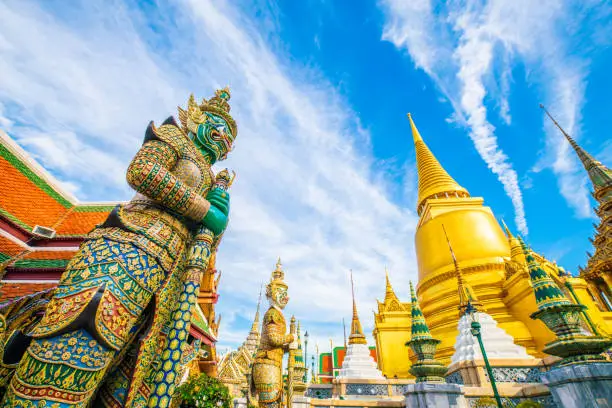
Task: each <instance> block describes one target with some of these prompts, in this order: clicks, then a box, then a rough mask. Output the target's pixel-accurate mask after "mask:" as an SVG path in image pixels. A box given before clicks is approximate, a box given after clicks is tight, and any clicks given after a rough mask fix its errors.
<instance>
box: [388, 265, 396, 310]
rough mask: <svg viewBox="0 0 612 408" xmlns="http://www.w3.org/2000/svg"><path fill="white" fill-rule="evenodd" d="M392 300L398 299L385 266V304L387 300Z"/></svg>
mask: <svg viewBox="0 0 612 408" xmlns="http://www.w3.org/2000/svg"><path fill="white" fill-rule="evenodd" d="M393 300H396V301H397V302H399V299H398V298H397V295H396V294H395V291H394V290H393V286H391V281H390V280H389V271H388V270H387V268H385V304H389V302H391V301H393Z"/></svg>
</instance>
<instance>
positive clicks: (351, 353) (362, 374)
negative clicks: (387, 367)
mask: <svg viewBox="0 0 612 408" xmlns="http://www.w3.org/2000/svg"><path fill="white" fill-rule="evenodd" d="M351 292H352V296H353V319H352V321H351V334H350V335H349V341H348V348H347V349H346V355H345V356H344V361H343V362H342V368H341V369H340V372H339V373H338V378H348V379H350V378H367V379H383V378H384V377H383V375H382V373H381V372H380V371H379V370H378V368H377V367H376V363H375V362H374V359H373V358H372V356H371V355H370V350H369V348H368V344H367V340H366V337H365V335H364V334H363V329H362V328H361V322H360V321H359V316H358V314H357V302H356V301H355V284H354V282H353V272H352V271H351ZM332 358H333V348H332Z"/></svg>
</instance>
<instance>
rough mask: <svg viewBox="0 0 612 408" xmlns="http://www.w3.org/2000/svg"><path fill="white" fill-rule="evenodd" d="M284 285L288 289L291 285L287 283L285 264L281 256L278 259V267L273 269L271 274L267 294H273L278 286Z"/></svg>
mask: <svg viewBox="0 0 612 408" xmlns="http://www.w3.org/2000/svg"><path fill="white" fill-rule="evenodd" d="M279 286H280V287H284V288H285V289H287V288H288V287H289V285H287V283H285V272H284V271H283V265H282V264H281V260H280V257H279V258H278V261H276V268H275V269H274V270H273V271H272V276H270V283H268V284H267V285H266V296H268V297H270V296H272V292H273V290H274V288H276V287H279Z"/></svg>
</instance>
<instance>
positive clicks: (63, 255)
mask: <svg viewBox="0 0 612 408" xmlns="http://www.w3.org/2000/svg"><path fill="white" fill-rule="evenodd" d="M76 252H77V251H76V250H75V251H33V252H30V253H29V254H27V255H26V256H24V257H23V258H21V259H22V260H24V259H45V260H48V259H51V260H55V259H71V258H72V257H73V256H74V254H75V253H76Z"/></svg>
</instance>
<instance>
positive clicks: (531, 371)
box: [447, 367, 542, 383]
mask: <svg viewBox="0 0 612 408" xmlns="http://www.w3.org/2000/svg"><path fill="white" fill-rule="evenodd" d="M541 374H542V372H541V371H540V370H539V369H538V368H536V367H493V375H494V376H495V381H497V382H515V383H540V382H542V380H541V379H540V375H541ZM485 376H486V378H487V382H490V380H489V375H488V373H487V372H485ZM447 382H448V381H447Z"/></svg>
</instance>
